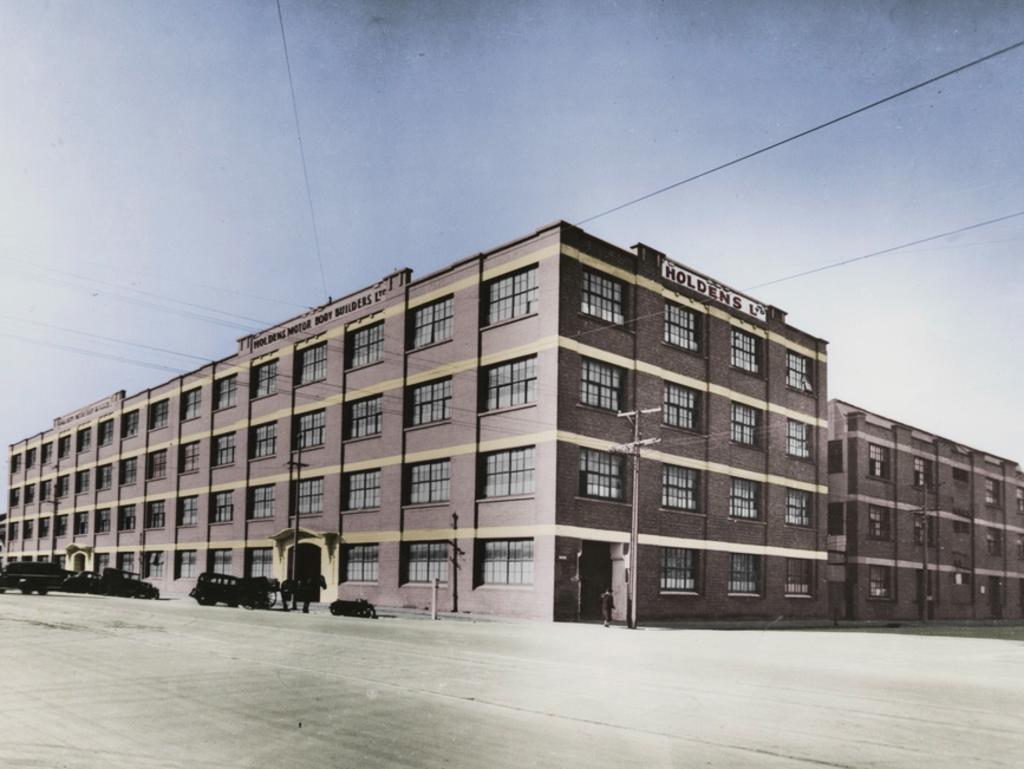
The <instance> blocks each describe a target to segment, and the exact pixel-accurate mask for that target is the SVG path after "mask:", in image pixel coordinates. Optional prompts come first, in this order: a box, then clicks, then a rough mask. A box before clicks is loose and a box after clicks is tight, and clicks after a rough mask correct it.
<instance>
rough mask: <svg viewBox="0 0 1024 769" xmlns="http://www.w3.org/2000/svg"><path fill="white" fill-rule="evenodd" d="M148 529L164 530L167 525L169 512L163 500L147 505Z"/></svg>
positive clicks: (146, 522)
mask: <svg viewBox="0 0 1024 769" xmlns="http://www.w3.org/2000/svg"><path fill="white" fill-rule="evenodd" d="M145 524H146V528H147V529H162V528H163V527H164V526H166V525H167V512H166V508H165V506H164V502H163V500H158V501H156V502H147V503H146V521H145Z"/></svg>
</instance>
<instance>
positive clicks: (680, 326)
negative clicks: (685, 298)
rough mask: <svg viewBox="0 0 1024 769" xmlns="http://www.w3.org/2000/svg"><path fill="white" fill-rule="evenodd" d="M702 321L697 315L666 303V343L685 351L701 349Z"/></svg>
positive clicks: (686, 309)
mask: <svg viewBox="0 0 1024 769" xmlns="http://www.w3.org/2000/svg"><path fill="white" fill-rule="evenodd" d="M699 323H700V319H699V316H698V315H697V313H696V312H695V311H693V310H690V309H688V308H686V307H680V306H679V305H678V304H673V303H672V302H665V341H666V342H668V343H669V344H673V345H675V346H676V347H682V348H683V349H684V350H690V351H691V352H697V350H699V349H700V325H699Z"/></svg>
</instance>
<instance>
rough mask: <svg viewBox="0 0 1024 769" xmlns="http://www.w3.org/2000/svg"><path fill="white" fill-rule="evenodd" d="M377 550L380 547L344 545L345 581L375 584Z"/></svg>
mask: <svg viewBox="0 0 1024 769" xmlns="http://www.w3.org/2000/svg"><path fill="white" fill-rule="evenodd" d="M379 550H380V545H345V546H344V548H343V550H342V556H343V558H344V561H345V581H346V582H376V581H377V572H378V566H377V563H378V554H379Z"/></svg>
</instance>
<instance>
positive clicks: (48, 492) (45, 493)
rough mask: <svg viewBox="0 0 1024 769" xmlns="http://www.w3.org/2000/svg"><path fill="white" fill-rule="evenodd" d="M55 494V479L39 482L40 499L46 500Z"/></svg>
mask: <svg viewBox="0 0 1024 769" xmlns="http://www.w3.org/2000/svg"><path fill="white" fill-rule="evenodd" d="M52 494H53V481H40V483H39V500H40V501H41V502H45V501H46V500H47V499H49V498H50V497H51V496H52Z"/></svg>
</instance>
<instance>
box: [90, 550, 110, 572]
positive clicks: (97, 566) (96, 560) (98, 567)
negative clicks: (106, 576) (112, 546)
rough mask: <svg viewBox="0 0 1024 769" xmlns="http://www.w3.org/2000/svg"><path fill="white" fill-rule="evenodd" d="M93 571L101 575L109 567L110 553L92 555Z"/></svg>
mask: <svg viewBox="0 0 1024 769" xmlns="http://www.w3.org/2000/svg"><path fill="white" fill-rule="evenodd" d="M92 558H93V571H95V572H96V573H97V574H102V573H103V570H104V569H107V568H109V567H110V553H96V554H94V555H93V557H92Z"/></svg>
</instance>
